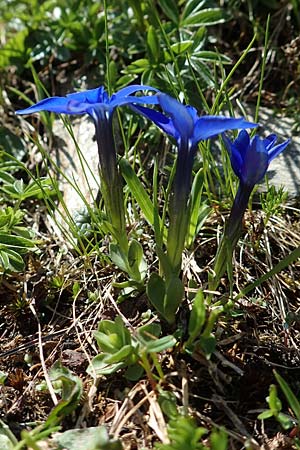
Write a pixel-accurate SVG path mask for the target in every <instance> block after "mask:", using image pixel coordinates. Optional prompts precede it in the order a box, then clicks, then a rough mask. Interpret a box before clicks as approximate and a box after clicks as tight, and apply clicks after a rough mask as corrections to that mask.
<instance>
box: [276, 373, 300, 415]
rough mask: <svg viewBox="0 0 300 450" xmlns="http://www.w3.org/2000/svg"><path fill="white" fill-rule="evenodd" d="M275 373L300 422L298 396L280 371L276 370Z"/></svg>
mask: <svg viewBox="0 0 300 450" xmlns="http://www.w3.org/2000/svg"><path fill="white" fill-rule="evenodd" d="M274 375H275V378H276V380H277V382H278V383H279V385H280V387H281V389H282V391H283V393H284V395H285V397H286V399H287V401H288V404H289V406H290V408H291V409H292V410H293V412H294V414H295V416H296V418H297V420H298V423H300V403H299V401H298V399H297V397H296V396H295V394H294V393H293V391H292V390H291V388H290V387H289V385H288V384H287V382H286V381H285V380H284V379H283V378H282V377H281V376H280V375H279V373H277V372H276V370H274Z"/></svg>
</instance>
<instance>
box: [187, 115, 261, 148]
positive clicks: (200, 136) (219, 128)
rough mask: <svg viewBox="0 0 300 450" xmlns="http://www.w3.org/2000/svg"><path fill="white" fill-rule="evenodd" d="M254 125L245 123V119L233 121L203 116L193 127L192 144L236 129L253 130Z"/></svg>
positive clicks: (231, 119)
mask: <svg viewBox="0 0 300 450" xmlns="http://www.w3.org/2000/svg"><path fill="white" fill-rule="evenodd" d="M255 127H257V124H256V123H252V122H247V121H246V120H245V119H243V118H240V119H233V118H231V117H224V116H203V117H200V118H199V119H198V121H197V123H196V125H195V130H194V136H193V144H194V145H196V144H197V143H198V142H199V141H201V140H205V139H208V138H210V137H212V136H215V135H217V134H219V133H223V132H224V131H226V130H236V129H238V128H255Z"/></svg>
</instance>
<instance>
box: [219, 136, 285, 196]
mask: <svg viewBox="0 0 300 450" xmlns="http://www.w3.org/2000/svg"><path fill="white" fill-rule="evenodd" d="M223 139H224V142H225V145H226V148H227V150H228V152H229V156H230V161H231V165H232V168H233V171H234V173H235V174H236V175H237V176H238V177H239V179H240V181H241V183H242V184H243V185H247V186H251V187H254V185H255V184H257V183H259V182H260V181H261V180H262V179H263V177H264V175H265V174H266V171H267V169H268V167H269V164H270V162H271V161H272V160H273V159H274V158H276V156H278V155H279V154H280V153H281V152H282V151H283V150H284V149H285V148H286V147H287V145H288V144H289V142H290V139H288V140H287V141H285V142H283V143H282V144H277V145H276V141H277V136H276V134H270V135H269V136H268V137H266V138H265V139H262V138H260V137H259V136H257V135H255V136H254V137H253V138H250V136H249V134H248V133H247V131H245V130H242V131H241V132H240V133H239V135H238V137H237V139H235V141H233V142H231V141H230V140H229V139H228V137H227V136H226V135H225V134H223Z"/></svg>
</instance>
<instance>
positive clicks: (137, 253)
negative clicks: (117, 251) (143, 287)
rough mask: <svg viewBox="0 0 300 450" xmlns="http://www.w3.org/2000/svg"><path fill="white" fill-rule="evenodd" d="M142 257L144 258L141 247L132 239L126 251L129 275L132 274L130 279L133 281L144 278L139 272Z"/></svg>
mask: <svg viewBox="0 0 300 450" xmlns="http://www.w3.org/2000/svg"><path fill="white" fill-rule="evenodd" d="M143 257H144V253H143V247H142V246H141V244H140V243H139V242H138V241H136V240H135V239H133V240H132V241H131V242H130V246H129V250H128V264H129V267H130V269H131V272H130V274H132V278H134V279H135V280H141V279H142V278H144V276H145V273H144V274H142V273H141V272H140V269H142V262H143V259H144V258H143ZM145 269H146V266H145Z"/></svg>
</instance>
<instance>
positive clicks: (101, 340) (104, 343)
mask: <svg viewBox="0 0 300 450" xmlns="http://www.w3.org/2000/svg"><path fill="white" fill-rule="evenodd" d="M93 335H94V338H95V339H96V341H97V344H98V345H99V347H100V348H101V350H102V351H103V352H106V353H116V352H118V351H119V349H120V348H121V347H122V344H123V343H122V338H121V336H119V335H118V333H110V334H105V333H101V332H100V331H94V333H93Z"/></svg>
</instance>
